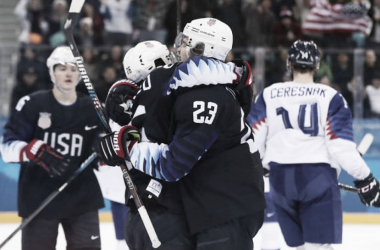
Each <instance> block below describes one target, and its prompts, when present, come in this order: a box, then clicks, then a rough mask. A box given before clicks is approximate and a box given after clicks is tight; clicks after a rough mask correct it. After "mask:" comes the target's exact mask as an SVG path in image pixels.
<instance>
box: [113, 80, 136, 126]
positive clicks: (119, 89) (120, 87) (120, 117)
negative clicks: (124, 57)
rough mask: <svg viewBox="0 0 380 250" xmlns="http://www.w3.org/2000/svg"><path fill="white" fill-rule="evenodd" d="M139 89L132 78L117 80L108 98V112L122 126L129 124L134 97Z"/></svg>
mask: <svg viewBox="0 0 380 250" xmlns="http://www.w3.org/2000/svg"><path fill="white" fill-rule="evenodd" d="M137 90H138V87H137V85H136V84H135V83H134V82H133V81H131V80H126V79H123V80H120V81H117V82H115V83H114V84H113V85H112V86H111V88H110V90H109V91H108V95H107V98H106V114H107V115H108V118H111V119H112V120H113V121H115V122H116V123H117V124H119V125H120V126H124V125H127V124H128V123H129V122H130V121H131V119H132V99H133V97H134V96H135V95H136V93H137Z"/></svg>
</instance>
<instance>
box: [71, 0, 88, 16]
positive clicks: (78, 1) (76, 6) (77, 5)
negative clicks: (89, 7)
mask: <svg viewBox="0 0 380 250" xmlns="http://www.w3.org/2000/svg"><path fill="white" fill-rule="evenodd" d="M84 1H85V0H73V1H72V2H71V5H70V9H69V13H79V12H80V10H81V9H82V6H83V4H84Z"/></svg>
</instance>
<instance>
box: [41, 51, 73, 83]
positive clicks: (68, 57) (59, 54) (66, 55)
mask: <svg viewBox="0 0 380 250" xmlns="http://www.w3.org/2000/svg"><path fill="white" fill-rule="evenodd" d="M57 64H62V65H65V64H72V65H74V66H76V65H77V64H76V60H75V58H74V55H73V53H72V52H71V50H70V48H69V47H68V46H60V47H57V48H55V49H54V50H53V52H52V53H51V54H50V56H49V58H48V59H47V61H46V65H47V67H48V68H49V73H50V79H51V81H52V82H53V83H54V84H55V85H57V83H56V80H55V77H54V66H55V65H57ZM79 80H80V78H79ZM79 80H78V83H79Z"/></svg>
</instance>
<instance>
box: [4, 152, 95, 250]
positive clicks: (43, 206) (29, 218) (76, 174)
mask: <svg viewBox="0 0 380 250" xmlns="http://www.w3.org/2000/svg"><path fill="white" fill-rule="evenodd" d="M97 156H98V155H97V154H96V153H92V154H91V155H90V156H89V157H88V158H87V159H86V160H85V161H84V162H83V163H82V165H81V166H80V167H79V168H78V169H77V170H76V171H75V172H74V174H73V175H72V176H70V178H69V179H68V180H67V181H66V182H65V183H63V184H62V186H61V187H60V188H58V189H57V190H55V191H54V192H53V193H51V194H50V195H49V196H48V197H46V199H45V200H44V201H43V202H42V203H41V205H40V206H39V207H38V208H37V209H36V210H35V211H34V212H33V213H32V214H30V215H29V216H28V217H27V218H25V219H23V221H22V223H21V224H20V226H18V227H17V228H16V229H15V230H14V231H13V232H12V233H11V234H10V235H9V236H8V237H7V238H6V239H5V240H4V241H3V242H2V243H1V244H0V249H1V248H2V247H3V246H4V245H5V244H6V243H7V242H8V241H9V240H11V239H12V238H13V236H15V235H16V234H17V233H18V231H20V230H21V229H23V228H24V227H26V225H28V224H29V223H30V222H31V221H32V220H33V219H34V217H36V216H37V215H38V214H39V213H40V212H41V211H42V210H43V209H44V208H45V207H46V206H47V205H49V204H50V202H51V201H52V200H54V198H55V197H57V195H58V194H60V193H61V192H62V191H63V190H64V189H65V188H66V187H67V186H68V185H69V184H70V183H71V182H72V181H73V180H74V179H75V178H76V177H77V176H78V175H79V174H80V173H82V172H83V170H84V169H85V168H86V167H87V166H88V165H90V163H91V162H92V161H93V160H95V158H96V157H97Z"/></svg>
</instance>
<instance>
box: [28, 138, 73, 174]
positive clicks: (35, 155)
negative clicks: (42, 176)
mask: <svg viewBox="0 0 380 250" xmlns="http://www.w3.org/2000/svg"><path fill="white" fill-rule="evenodd" d="M25 153H26V156H27V157H28V159H29V160H30V161H33V162H35V163H37V164H38V165H39V166H41V167H43V168H44V169H45V170H46V171H47V172H48V173H49V176H50V177H51V178H54V177H57V176H61V175H63V173H64V172H65V171H66V170H67V169H68V168H69V163H70V160H69V159H65V158H64V157H63V156H62V155H61V154H59V153H58V152H56V151H55V150H54V149H53V148H51V147H50V146H49V145H48V144H46V143H45V142H43V141H41V140H38V139H34V140H32V141H31V142H30V143H29V144H28V145H27V146H26V147H25Z"/></svg>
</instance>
